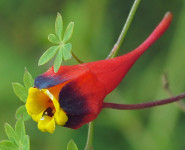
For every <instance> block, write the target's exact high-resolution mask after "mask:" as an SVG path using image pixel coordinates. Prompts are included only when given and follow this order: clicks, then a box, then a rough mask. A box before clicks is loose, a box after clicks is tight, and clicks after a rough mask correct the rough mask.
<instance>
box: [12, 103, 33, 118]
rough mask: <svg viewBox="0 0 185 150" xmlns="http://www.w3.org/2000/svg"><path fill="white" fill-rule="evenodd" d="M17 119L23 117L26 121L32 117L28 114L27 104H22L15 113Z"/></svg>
mask: <svg viewBox="0 0 185 150" xmlns="http://www.w3.org/2000/svg"><path fill="white" fill-rule="evenodd" d="M15 118H16V119H21V118H23V120H24V121H26V120H29V119H31V117H30V115H28V113H27V110H26V107H25V105H22V106H20V107H19V108H18V109H17V110H16V113H15Z"/></svg>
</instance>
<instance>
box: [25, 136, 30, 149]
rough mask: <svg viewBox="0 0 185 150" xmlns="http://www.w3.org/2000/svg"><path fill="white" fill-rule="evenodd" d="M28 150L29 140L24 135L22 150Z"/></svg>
mask: <svg viewBox="0 0 185 150" xmlns="http://www.w3.org/2000/svg"><path fill="white" fill-rule="evenodd" d="M29 149H30V138H29V136H28V135H26V136H25V137H24V141H23V150H29Z"/></svg>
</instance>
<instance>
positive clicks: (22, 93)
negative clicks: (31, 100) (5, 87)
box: [12, 83, 28, 103]
mask: <svg viewBox="0 0 185 150" xmlns="http://www.w3.org/2000/svg"><path fill="white" fill-rule="evenodd" d="M12 86H13V90H14V93H15V95H16V96H17V97H19V99H20V100H21V101H22V102H24V103H26V99H27V96H28V93H27V90H26V89H25V87H24V86H23V85H21V84H19V83H12Z"/></svg>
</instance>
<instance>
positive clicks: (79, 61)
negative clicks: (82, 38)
mask: <svg viewBox="0 0 185 150" xmlns="http://www.w3.org/2000/svg"><path fill="white" fill-rule="evenodd" d="M71 54H72V56H73V58H74V59H75V60H76V61H77V62H78V63H79V64H83V63H84V62H83V61H81V60H80V59H79V58H78V57H77V56H76V55H75V54H74V53H73V52H71Z"/></svg>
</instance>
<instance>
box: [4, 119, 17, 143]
mask: <svg viewBox="0 0 185 150" xmlns="http://www.w3.org/2000/svg"><path fill="white" fill-rule="evenodd" d="M4 128H5V132H6V135H7V136H8V138H9V140H10V141H12V142H15V143H16V144H18V140H17V135H16V133H15V131H14V129H13V128H12V127H11V125H9V124H8V123H5V125H4Z"/></svg>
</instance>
